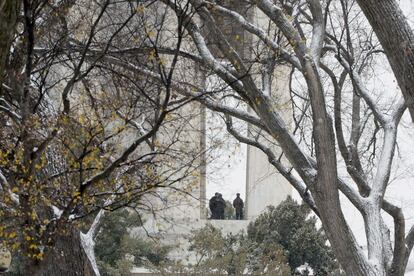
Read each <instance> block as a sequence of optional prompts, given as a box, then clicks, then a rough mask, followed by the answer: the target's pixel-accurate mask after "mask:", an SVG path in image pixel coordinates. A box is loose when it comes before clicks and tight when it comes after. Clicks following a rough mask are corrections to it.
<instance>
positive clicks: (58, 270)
mask: <svg viewBox="0 0 414 276" xmlns="http://www.w3.org/2000/svg"><path fill="white" fill-rule="evenodd" d="M69 231H70V233H69V234H68V235H60V236H58V237H57V238H56V243H55V244H54V246H53V247H50V248H49V250H50V251H48V252H47V253H46V255H45V259H44V260H43V261H42V262H40V263H33V262H30V261H28V262H27V264H26V265H25V273H24V275H31V276H55V275H65V276H94V275H95V273H94V272H93V269H92V266H91V264H90V262H89V260H88V258H87V256H86V254H85V251H84V250H83V248H82V245H81V239H80V232H79V230H78V229H76V228H75V227H73V228H72V229H71V230H69Z"/></svg>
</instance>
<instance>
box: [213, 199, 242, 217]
mask: <svg viewBox="0 0 414 276" xmlns="http://www.w3.org/2000/svg"><path fill="white" fill-rule="evenodd" d="M233 207H234V208H235V209H236V219H237V220H241V219H243V208H244V203H243V200H242V199H241V198H240V194H239V193H237V194H236V198H235V199H234V200H233ZM209 208H210V211H211V219H224V210H225V208H226V202H225V201H224V199H223V196H222V194H220V193H215V194H214V196H213V197H212V198H211V199H210V201H209Z"/></svg>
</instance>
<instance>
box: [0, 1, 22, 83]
mask: <svg viewBox="0 0 414 276" xmlns="http://www.w3.org/2000/svg"><path fill="white" fill-rule="evenodd" d="M19 10H20V1H18V0H0V91H1V83H2V82H3V77H4V72H5V66H6V61H7V56H8V55H9V53H10V45H11V42H12V40H13V36H14V33H15V26H16V22H17V17H18V13H19Z"/></svg>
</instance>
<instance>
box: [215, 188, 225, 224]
mask: <svg viewBox="0 0 414 276" xmlns="http://www.w3.org/2000/svg"><path fill="white" fill-rule="evenodd" d="M216 206H217V215H218V217H217V219H224V209H225V208H226V202H225V201H224V199H223V195H222V194H220V193H219V194H218V196H217V198H216Z"/></svg>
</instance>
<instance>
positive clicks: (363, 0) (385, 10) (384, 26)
mask: <svg viewBox="0 0 414 276" xmlns="http://www.w3.org/2000/svg"><path fill="white" fill-rule="evenodd" d="M357 1H358V4H359V6H360V7H361V9H362V11H363V12H364V14H365V16H366V17H367V19H368V21H369V22H370V24H371V26H372V28H373V30H374V31H375V33H376V35H377V37H378V39H379V41H380V42H381V45H382V47H383V48H384V51H385V53H386V56H387V58H388V61H389V62H390V64H391V68H392V70H393V72H394V75H395V77H396V79H397V81H398V85H399V87H400V88H401V91H402V93H403V95H404V98H405V100H406V103H407V106H408V107H409V110H410V114H411V118H413V120H414V33H413V30H412V29H411V27H410V26H409V24H408V22H407V19H406V18H405V16H404V14H403V12H402V11H401V9H400V7H399V5H398V3H397V1H395V0H357Z"/></svg>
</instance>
